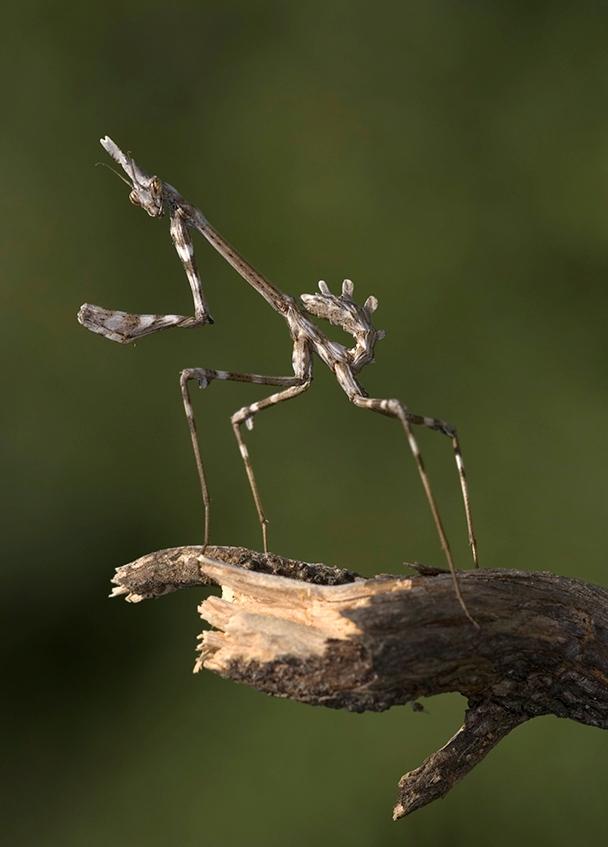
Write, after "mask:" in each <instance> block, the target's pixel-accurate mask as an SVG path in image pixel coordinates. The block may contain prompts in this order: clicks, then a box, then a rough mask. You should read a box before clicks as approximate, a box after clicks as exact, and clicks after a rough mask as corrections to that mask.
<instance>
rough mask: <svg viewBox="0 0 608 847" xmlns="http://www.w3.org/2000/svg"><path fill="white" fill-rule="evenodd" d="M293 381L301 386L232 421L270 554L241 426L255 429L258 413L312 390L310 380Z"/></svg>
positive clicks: (273, 396)
mask: <svg viewBox="0 0 608 847" xmlns="http://www.w3.org/2000/svg"><path fill="white" fill-rule="evenodd" d="M293 379H294V380H295V381H296V382H297V383H299V384H296V385H292V386H291V387H289V388H286V389H285V390H284V391H279V392H277V393H276V394H271V395H270V397H265V398H264V399H263V400H259V401H258V402H257V403H251V405H249V406H243V408H242V409H239V410H238V412H235V413H234V415H233V416H232V418H231V419H230V422H231V423H232V429H233V430H234V436H235V438H236V440H237V443H238V445H239V450H240V451H241V458H242V459H243V463H244V465H245V471H246V473H247V479H248V480H249V487H250V488H251V493H252V495H253V501H254V503H255V508H256V511H257V513H258V520H259V522H260V527H261V530H262V541H263V544H264V552H265V553H267V552H268V519H267V518H266V515H265V513H264V508H263V506H262V499H261V497H260V492H259V490H258V486H257V483H256V480H255V474H254V473H253V465H252V464H251V458H250V456H249V450H248V449H247V445H246V444H245V439H244V438H243V433H242V432H241V424H243V423H244V424H245V426H246V427H247V429H253V418H254V415H256V414H257V413H258V412H261V411H262V410H263V409H269V408H270V407H271V406H276V405H277V404H278V403H281V402H283V400H291V398H292V397H298V395H300V394H303V393H304V391H306V390H307V389H309V388H310V385H311V380H310V379H305V380H304V381H302V379H299V378H297V377H294V378H293Z"/></svg>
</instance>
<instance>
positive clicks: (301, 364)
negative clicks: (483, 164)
mask: <svg viewBox="0 0 608 847" xmlns="http://www.w3.org/2000/svg"><path fill="white" fill-rule="evenodd" d="M101 144H102V146H103V148H104V149H105V150H106V151H107V152H108V153H109V154H110V156H111V157H112V158H113V159H114V161H115V162H117V163H118V164H119V165H120V166H121V168H122V169H123V171H124V173H125V174H126V179H125V182H127V184H128V185H129V188H130V189H131V191H130V194H129V199H130V201H131V202H132V203H133V204H134V205H136V206H141V207H142V208H143V209H145V210H146V212H147V213H148V214H149V215H150V217H153V218H158V217H162V216H163V215H167V216H168V217H169V220H170V232H171V238H172V239H173V243H174V245H175V249H176V251H177V254H178V256H179V258H180V260H181V262H182V264H183V266H184V270H185V272H186V276H187V278H188V282H189V284H190V288H191V290H192V297H193V301H194V316H192V317H184V316H183V315H135V314H130V313H127V312H121V311H116V310H108V309H103V308H101V307H100V306H93V305H90V304H88V303H85V304H84V305H83V306H82V307H81V309H80V311H79V313H78V320H79V321H80V323H81V324H82V325H83V326H85V327H86V328H87V329H90V330H91V331H92V332H96V333H99V334H100V335H104V336H105V337H106V338H109V339H111V340H112V341H118V342H120V343H122V344H127V343H129V342H130V341H134V340H136V339H138V338H142V337H143V336H145V335H151V334H152V333H154V332H159V331H160V330H163V329H169V328H171V327H186V328H191V327H195V326H203V325H205V324H208V323H213V320H212V318H211V316H210V314H209V311H208V309H207V304H206V301H205V297H204V294H203V288H202V283H201V279H200V276H199V273H198V270H197V267H196V262H195V259H194V247H193V244H192V239H191V237H190V232H189V230H191V229H194V230H197V231H198V232H200V234H201V235H202V236H204V238H206V239H207V241H208V242H209V243H210V244H211V245H212V247H214V248H215V249H216V250H217V252H218V253H219V254H220V255H221V256H223V257H224V259H226V261H227V262H228V263H229V264H230V265H232V267H233V268H234V269H235V270H236V271H237V272H238V273H239V274H240V275H241V276H242V277H243V279H244V280H245V281H246V282H248V283H249V285H251V286H252V287H253V288H254V289H255V290H256V291H257V292H258V293H259V294H261V295H262V297H263V298H264V299H265V300H266V302H267V303H268V304H269V305H270V306H271V307H272V308H273V309H274V311H275V312H278V314H279V315H281V316H282V317H283V318H284V320H285V321H286V322H287V326H288V329H289V333H290V335H291V339H292V342H293V352H292V367H293V375H291V376H264V375H261V374H252V373H234V372H230V371H223V370H214V369H211V368H188V369H186V370H184V371H182V372H181V375H180V387H181V394H182V399H183V403H184V409H185V412H186V417H187V420H188V427H189V430H190V437H191V440H192V448H193V450H194V456H195V460H196V467H197V471H198V478H199V482H200V487H201V493H202V498H203V504H204V546H205V547H206V546H207V544H208V542H209V507H210V499H209V491H208V487H207V480H206V476H205V469H204V465H203V460H202V456H201V452H200V447H199V443H198V438H197V433H196V424H195V419H194V413H193V409H192V403H191V400H190V394H189V387H188V386H189V382H190V381H196V382H197V383H198V385H199V387H200V388H206V387H207V386H208V385H209V384H210V383H211V382H212V381H213V380H216V379H217V380H231V381H235V382H248V383H254V384H259V385H273V386H276V387H278V388H279V390H278V391H277V392H276V393H274V394H271V395H270V396H269V397H266V398H264V399H263V400H259V401H258V402H256V403H251V404H250V405H248V406H243V408H241V409H239V410H238V411H237V412H235V413H234V415H232V418H231V423H232V428H233V430H234V435H235V437H236V440H237V442H238V445H239V450H240V452H241V456H242V458H243V462H244V465H245V470H246V473H247V478H248V480H249V485H250V487H251V493H252V495H253V499H254V501H255V506H256V510H257V514H258V519H259V522H260V526H261V529H262V536H263V542H264V551H267V550H268V531H267V520H266V516H265V513H264V509H263V506H262V501H261V498H260V494H259V490H258V486H257V483H256V480H255V476H254V473H253V466H252V464H251V460H250V457H249V452H248V450H247V445H246V443H245V440H244V437H243V432H242V430H241V427H242V424H245V426H246V427H247V429H252V428H253V420H254V417H255V415H257V414H258V412H261V411H262V410H263V409H268V408H270V407H271V406H275V405H276V404H277V403H280V402H282V401H283V400H290V399H291V398H292V397H297V396H298V395H300V394H303V393H304V392H305V391H306V390H307V389H308V388H310V386H311V384H312V379H313V370H312V359H313V353H316V354H317V356H318V357H319V358H320V359H321V360H322V361H323V362H324V363H325V364H326V365H327V367H328V368H329V369H330V370H331V371H332V373H333V374H334V376H335V377H336V379H337V381H338V385H339V386H340V388H341V389H342V390H343V391H344V392H345V394H346V396H347V397H348V399H349V400H350V401H351V402H352V403H353V404H354V405H355V406H358V407H359V408H361V409H370V410H371V411H373V412H379V413H380V414H382V415H387V416H388V417H392V418H395V419H396V420H397V421H399V423H400V424H401V426H402V428H403V431H404V434H405V437H406V439H407V442H408V445H409V448H410V450H411V452H412V455H413V457H414V460H415V462H416V467H417V469H418V474H419V476H420V480H421V482H422V487H423V488H424V492H425V495H426V498H427V501H428V504H429V507H430V510H431V513H432V516H433V520H434V522H435V527H436V529H437V533H438V535H439V540H440V543H441V546H442V548H443V552H444V554H445V557H446V560H447V563H448V566H449V569H450V572H451V574H452V579H453V582H454V589H455V592H456V595H457V597H458V600H459V602H460V605H461V607H462V609H463V610H464V612H465V614H466V615H467V617H468V618H469V619H470V620H471V622H472V623H473V624H475V625H477V624H476V623H475V621H474V620H473V618H472V617H471V615H470V614H469V611H468V609H467V607H466V604H465V602H464V599H463V596H462V593H461V591H460V586H459V582H458V577H457V573H456V568H455V565H454V560H453V558H452V553H451V551H450V546H449V543H448V539H447V536H446V533H445V530H444V527H443V523H442V521H441V517H440V515H439V510H438V508H437V504H436V501H435V497H434V495H433V492H432V489H431V484H430V481H429V477H428V475H427V472H426V469H425V466H424V463H423V461H422V456H421V454H420V449H419V447H418V443H417V441H416V438H415V437H414V433H413V431H412V426H414V425H415V426H423V427H427V428H428V429H433V430H436V431H438V432H441V433H443V434H444V435H446V436H447V437H448V438H449V439H450V440H451V442H452V447H453V450H454V456H455V459H456V466H457V468H458V474H459V478H460V486H461V490H462V497H463V501H464V510H465V515H466V521H467V529H468V537H469V544H470V546H471V551H472V555H473V562H474V564H475V566H476V567H477V566H478V557H477V544H476V540H475V534H474V531H473V521H472V517H471V509H470V505H469V494H468V488H467V482H466V476H465V471H464V464H463V460H462V453H461V449H460V443H459V440H458V436H457V434H456V430H455V428H454V427H453V426H450V424H448V423H446V422H445V421H442V420H439V419H438V418H433V417H427V416H426V415H415V414H412V412H410V411H409V409H408V408H407V407H406V406H405V405H404V404H403V403H402V402H401V401H400V400H396V399H379V398H373V397H369V396H368V394H367V392H366V391H365V389H364V388H363V387H362V386H361V385H360V383H359V382H358V379H357V376H358V374H359V371H361V370H362V369H363V368H364V367H365V365H368V364H370V363H371V362H373V359H374V347H375V344H376V342H377V341H378V340H380V339H381V338H383V337H384V332H382V331H379V330H377V329H375V328H374V326H373V324H372V315H373V313H374V311H375V310H376V308H377V306H378V302H377V300H376V298H375V297H368V298H367V300H366V301H365V303H364V305H363V306H359V305H358V304H357V303H355V302H354V300H353V284H352V282H351V281H350V280H348V279H346V280H344V282H343V284H342V292H341V294H340V295H338V296H336V295H334V294H332V293H331V292H330V290H329V288H328V287H327V285H326V283H325V282H319V293H318V294H302V295H301V296H300V297H299V298H296V297H290V296H289V295H287V294H283V292H282V291H280V290H279V289H278V288H276V287H275V286H274V285H272V284H271V283H270V282H268V280H266V279H265V278H264V277H263V276H261V274H259V273H258V272H257V271H256V270H254V268H252V267H251V265H250V264H248V262H246V261H245V260H244V259H243V258H242V257H241V256H239V254H238V253H237V252H236V250H234V249H233V248H232V247H231V246H230V245H229V244H228V243H227V242H226V241H225V240H224V238H223V237H222V236H221V235H220V234H219V233H218V232H217V230H216V229H214V227H213V226H211V224H210V223H209V221H208V220H207V219H206V218H205V216H204V215H203V214H202V213H201V212H200V211H199V209H197V208H195V207H194V206H192V205H190V203H188V202H187V201H186V200H184V198H183V197H182V196H181V195H180V194H179V192H178V191H177V190H176V189H175V188H173V186H172V185H169V184H168V183H166V182H163V181H162V180H161V179H159V178H158V177H157V176H148V175H147V174H146V173H144V172H143V171H142V170H141V168H139V167H138V165H137V164H136V163H135V162H134V161H133V159H132V158H131V157H130V156H129V155H125V154H124V153H123V152H122V150H120V148H119V147H117V145H116V144H115V143H114V142H113V141H112V140H111V139H110V138H108V137H107V136H106V137H105V138H102V139H101ZM310 315H312V316H314V317H316V318H323V319H325V320H328V321H329V322H330V323H331V324H333V325H334V326H339V327H341V328H342V329H343V330H345V331H346V332H347V333H349V334H350V335H352V336H353V338H354V345H353V347H351V348H348V349H347V348H346V347H344V346H343V345H342V344H338V343H336V342H335V341H331V340H330V339H329V338H328V337H327V336H326V335H325V334H324V333H323V332H321V330H320V329H319V328H318V327H317V326H316V325H315V324H314V323H313V322H312V321H311V320H310V317H309V316H310Z"/></svg>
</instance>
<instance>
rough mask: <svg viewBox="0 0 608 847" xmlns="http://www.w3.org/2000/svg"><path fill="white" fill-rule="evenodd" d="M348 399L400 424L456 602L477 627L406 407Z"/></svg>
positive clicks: (365, 398) (354, 398)
mask: <svg viewBox="0 0 608 847" xmlns="http://www.w3.org/2000/svg"><path fill="white" fill-rule="evenodd" d="M350 399H351V401H352V402H353V403H354V404H355V406H358V407H359V408H360V409H371V411H372V412H379V413H380V414H382V415H387V416H389V417H394V418H397V420H399V421H400V422H401V425H402V427H403V431H404V432H405V436H406V438H407V441H408V444H409V447H410V450H411V452H412V455H413V457H414V460H415V462H416V467H417V468H418V475H419V476H420V481H421V482H422V487H423V488H424V493H425V495H426V499H427V502H428V504H429V508H430V510H431V514H432V516H433V521H434V522H435V527H436V529H437V534H438V536H439V541H440V543H441V547H442V549H443V552H444V554H445V557H446V561H447V563H448V567H449V569H450V573H451V574H452V581H453V583H454V591H455V593H456V597H457V598H458V602H459V603H460V606H461V607H462V610H463V612H464V613H465V615H466V616H467V618H468V619H469V620H470V621H471V623H472V624H473V625H474V626H476V627H479V624H478V623H477V621H476V620H475V619H474V618H473V617H472V616H471V614H470V612H469V610H468V608H467V605H466V603H465V601H464V597H463V596H462V591H461V589H460V582H459V580H458V574H457V572H456V566H455V565H454V559H453V557H452V551H451V550H450V545H449V542H448V539H447V535H446V532H445V529H444V527H443V522H442V520H441V516H440V514H439V509H438V507H437V502H436V500H435V497H434V495H433V491H432V488H431V482H430V479H429V477H428V474H427V472H426V468H425V466H424V462H423V460H422V455H421V454H420V448H419V447H418V442H417V441H416V439H415V438H414V433H413V432H412V427H411V422H412V416H411V415H410V414H409V413H408V411H407V409H406V407H405V406H404V405H403V403H401V402H400V401H399V400H379V399H376V398H372V397H363V396H360V395H354V396H351V398H350ZM416 422H417V421H416Z"/></svg>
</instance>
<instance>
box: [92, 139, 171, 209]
mask: <svg viewBox="0 0 608 847" xmlns="http://www.w3.org/2000/svg"><path fill="white" fill-rule="evenodd" d="M100 144H101V146H102V147H103V149H104V150H105V151H106V152H107V153H109V154H110V156H111V157H112V158H113V159H114V161H115V162H116V163H117V164H118V165H120V167H121V168H122V169H123V171H124V172H125V174H126V175H127V178H126V179H124V182H126V183H127V185H128V186H129V187H130V188H131V192H130V194H129V200H130V201H131V203H133V205H134V206H140V207H141V208H142V209H145V210H146V212H147V213H148V214H149V215H150V217H151V218H160V217H162V215H163V214H164V211H165V208H164V206H165V199H164V191H163V183H162V180H160V179H159V178H158V177H157V176H148V174H146V173H144V172H143V171H142V170H141V168H139V167H138V166H137V165H136V164H135V162H134V161H133V159H132V158H131V157H130V156H126V155H125V154H124V153H123V152H122V150H121V149H120V147H118V145H117V144H115V143H114V142H113V141H112V139H111V138H110V137H109V136H107V135H106V136H105V137H104V138H102V139H100Z"/></svg>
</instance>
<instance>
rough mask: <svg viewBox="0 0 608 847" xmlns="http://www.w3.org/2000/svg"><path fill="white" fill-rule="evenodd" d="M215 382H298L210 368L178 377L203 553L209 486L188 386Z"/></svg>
mask: <svg viewBox="0 0 608 847" xmlns="http://www.w3.org/2000/svg"><path fill="white" fill-rule="evenodd" d="M214 379H218V380H229V381H231V382H249V383H254V384H257V385H281V386H291V385H297V384H298V383H299V382H300V380H299V379H298V378H297V377H294V376H263V375H262V374H246V373H237V372H234V371H219V370H213V369H211V368H187V369H186V370H183V371H182V372H181V374H180V378H179V384H180V390H181V394H182V402H183V404H184V411H185V413H186V420H187V422H188V430H189V432H190V441H191V443H192V450H193V452H194V461H195V463H196V472H197V475H198V481H199V485H200V489H201V497H202V500H203V550H204V549H205V548H206V547H207V545H208V544H209V521H210V511H211V498H210V496H209V487H208V485H207V476H206V473H205V466H204V464H203V459H202V456H201V450H200V445H199V441H198V435H197V429H196V420H195V418H194V410H193V408H192V400H191V398H190V391H189V388H188V383H189V382H190V380H195V381H196V382H197V383H198V386H199V388H207V387H208V386H209V384H210V383H211V382H213V380H214Z"/></svg>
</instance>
